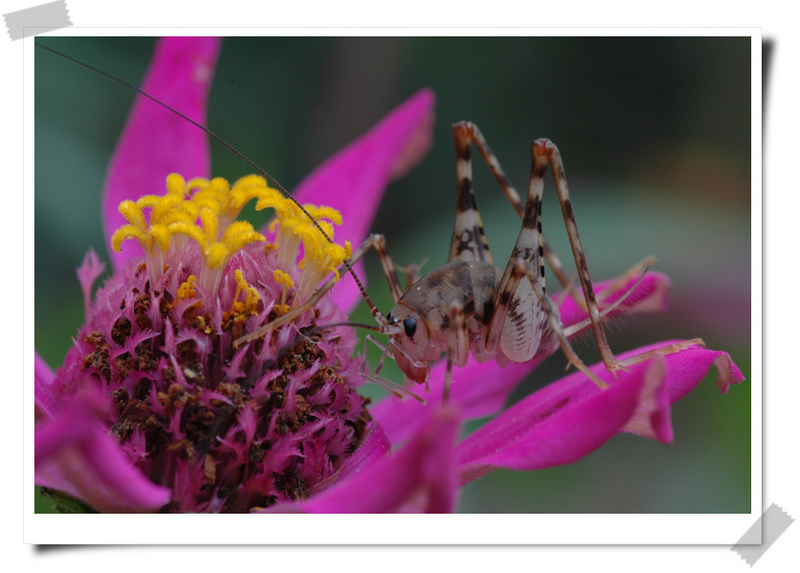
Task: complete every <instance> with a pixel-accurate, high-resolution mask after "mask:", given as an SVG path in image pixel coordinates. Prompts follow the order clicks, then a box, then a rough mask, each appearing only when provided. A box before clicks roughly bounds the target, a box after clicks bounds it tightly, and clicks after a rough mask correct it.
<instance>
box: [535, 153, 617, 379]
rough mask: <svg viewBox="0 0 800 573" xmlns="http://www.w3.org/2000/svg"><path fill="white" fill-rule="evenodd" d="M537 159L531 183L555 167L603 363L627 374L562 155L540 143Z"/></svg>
mask: <svg viewBox="0 0 800 573" xmlns="http://www.w3.org/2000/svg"><path fill="white" fill-rule="evenodd" d="M532 156H533V169H532V171H531V179H533V177H534V175H536V176H537V177H541V178H542V179H543V178H544V173H545V171H546V170H547V164H548V163H550V164H551V165H552V166H553V177H554V178H555V183H556V191H557V192H558V200H559V202H560V203H561V212H562V214H563V215H564V223H565V225H566V227H567V236H568V237H569V243H570V246H571V247H572V255H573V257H574V259H575V264H576V265H577V267H578V278H579V279H580V281H581V286H582V287H583V293H584V296H585V297H586V307H587V310H588V312H589V318H590V319H591V322H592V330H593V331H594V335H595V340H596V341H597V347H598V348H599V349H600V355H601V356H602V358H603V363H604V364H605V366H606V369H607V370H608V371H609V372H612V373H614V372H616V371H617V370H624V369H625V366H624V365H623V364H621V363H620V362H618V361H617V359H616V358H615V357H614V354H613V353H612V352H611V348H610V347H609V345H608V340H607V339H606V333H605V329H604V328H603V323H602V321H601V318H600V309H599V307H598V305H597V300H596V297H595V293H594V289H593V287H592V279H591V276H590V275H589V266H588V264H587V262H586V255H585V253H584V250H583V245H582V244H581V240H580V235H579V234H578V225H577V223H576V222H575V213H574V212H573V210H572V201H571V200H570V197H569V188H568V187H567V178H566V176H565V175H564V164H563V163H562V162H561V155H560V153H559V152H558V148H557V147H556V146H555V144H554V143H553V142H552V141H550V140H548V139H537V140H536V141H534V142H533V148H532Z"/></svg>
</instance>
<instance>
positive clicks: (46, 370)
mask: <svg viewBox="0 0 800 573" xmlns="http://www.w3.org/2000/svg"><path fill="white" fill-rule="evenodd" d="M34 355H35V362H34V366H33V381H34V408H35V414H34V418H35V419H36V421H37V422H38V421H40V420H44V419H47V418H52V417H53V414H54V413H55V405H56V402H57V401H56V399H55V397H54V396H53V380H55V378H56V376H55V374H54V373H53V371H52V370H51V369H50V366H48V364H47V362H45V361H44V359H43V358H42V357H41V356H39V353H38V352H35V353H34Z"/></svg>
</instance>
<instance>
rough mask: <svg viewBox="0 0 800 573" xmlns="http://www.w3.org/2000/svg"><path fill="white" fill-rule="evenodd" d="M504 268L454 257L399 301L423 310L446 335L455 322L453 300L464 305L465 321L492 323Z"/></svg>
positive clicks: (428, 320)
mask: <svg viewBox="0 0 800 573" xmlns="http://www.w3.org/2000/svg"><path fill="white" fill-rule="evenodd" d="M502 276H503V271H502V270H500V269H498V268H497V267H495V266H494V265H492V264H490V263H485V262H475V261H471V262H467V261H453V262H450V263H447V264H445V265H442V266H441V267H439V268H437V269H435V270H433V271H431V272H430V273H428V274H427V275H425V276H424V277H422V278H421V279H420V280H418V281H417V282H416V283H414V285H412V286H411V288H410V289H408V292H407V293H406V294H405V295H403V297H402V298H401V299H400V300H399V301H398V304H405V305H407V306H409V307H411V308H412V309H414V310H415V311H416V312H417V313H419V314H420V316H422V317H423V318H424V319H425V320H426V321H427V322H428V327H429V328H430V329H431V330H434V331H439V332H441V333H442V336H445V335H446V333H447V331H448V329H449V327H450V325H451V322H452V319H451V317H450V316H449V314H448V311H449V309H450V308H451V306H452V305H453V303H457V304H458V305H460V307H461V314H462V316H463V317H464V320H465V323H466V324H469V323H470V322H473V321H474V322H476V323H477V324H483V325H488V324H489V322H491V320H492V317H493V316H494V299H495V294H496V291H497V284H498V283H499V282H500V279H501V278H502Z"/></svg>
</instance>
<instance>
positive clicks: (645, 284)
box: [553, 272, 672, 332]
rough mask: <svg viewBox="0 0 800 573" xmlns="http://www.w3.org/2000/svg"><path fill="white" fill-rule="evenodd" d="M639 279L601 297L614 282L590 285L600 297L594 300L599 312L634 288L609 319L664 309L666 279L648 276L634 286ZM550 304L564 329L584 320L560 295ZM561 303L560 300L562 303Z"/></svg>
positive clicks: (571, 301) (582, 313)
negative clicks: (557, 314)
mask: <svg viewBox="0 0 800 573" xmlns="http://www.w3.org/2000/svg"><path fill="white" fill-rule="evenodd" d="M639 279H640V277H633V278H631V279H628V280H627V281H625V282H624V283H623V285H622V286H620V287H619V288H615V289H613V290H612V291H610V292H607V293H604V291H605V290H606V289H607V288H609V287H610V286H611V285H612V284H613V283H614V282H615V280H617V279H612V280H607V281H602V282H599V283H597V284H595V285H594V291H595V293H597V294H598V295H600V294H602V296H598V303H599V304H600V308H601V310H602V309H603V308H606V307H608V306H610V305H611V304H612V303H613V302H614V301H616V300H618V299H619V298H620V297H622V296H624V295H625V294H626V293H627V292H628V289H630V288H631V287H633V286H634V285H636V288H635V289H634V290H633V292H632V293H631V294H630V295H628V296H627V297H626V298H624V299H623V300H622V302H621V303H620V304H619V306H618V307H616V308H615V309H614V310H613V311H611V312H610V313H609V315H608V317H609V318H611V317H614V316H617V315H619V314H622V313H641V312H656V311H663V310H666V309H667V297H668V295H669V290H670V287H671V286H672V285H671V283H670V280H669V278H668V277H667V276H666V275H664V274H662V273H658V272H648V273H647V274H646V275H645V276H644V277H642V278H641V282H639V284H638V285H637V284H636V282H637V281H639ZM553 300H554V301H555V302H556V304H557V305H559V310H560V311H561V322H562V323H563V324H564V325H565V326H569V325H571V324H576V323H578V322H580V321H582V320H585V319H586V318H588V314H587V313H586V311H585V310H583V309H582V308H580V307H579V306H578V305H577V303H576V302H575V300H574V299H573V298H572V297H571V296H567V297H566V298H565V296H564V292H563V291H562V292H560V293H558V294H556V295H555V296H554V297H553ZM561 300H563V303H562V302H561ZM588 329H589V327H588V326H587V327H586V330H588ZM581 332H583V331H581Z"/></svg>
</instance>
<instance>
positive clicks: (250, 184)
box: [111, 173, 272, 292]
mask: <svg viewBox="0 0 800 573" xmlns="http://www.w3.org/2000/svg"><path fill="white" fill-rule="evenodd" d="M268 191H272V190H271V189H270V188H269V187H268V186H267V183H266V181H265V180H264V178H263V177H260V176H257V175H249V176H247V177H243V178H242V179H240V180H238V181H237V182H236V183H235V184H234V186H233V188H231V187H230V185H229V184H228V182H227V181H225V180H224V179H222V178H216V179H211V180H208V179H200V178H197V179H192V180H190V181H189V183H188V184H187V183H186V181H185V180H184V179H183V177H181V176H180V175H177V174H175V173H173V174H172V175H170V176H169V177H167V194H166V195H164V196H157V195H145V196H144V197H141V198H140V199H139V200H138V201H123V202H122V203H121V204H120V206H119V212H120V213H121V214H122V215H123V216H124V217H125V219H126V220H127V221H128V224H126V225H123V226H122V227H120V228H119V229H117V231H116V232H115V233H114V235H113V236H112V237H111V247H112V248H113V249H114V250H115V251H117V252H119V251H120V249H121V246H122V242H123V241H124V240H125V239H130V238H133V239H136V240H137V241H139V244H140V245H141V247H142V249H143V250H144V252H145V257H146V259H147V262H148V265H147V266H148V272H149V273H150V276H151V279H157V278H158V277H159V276H160V274H161V272H162V270H163V265H164V260H165V259H166V257H167V255H168V254H169V251H170V249H171V248H182V247H184V246H185V241H186V238H188V239H191V240H193V241H194V242H195V243H197V245H198V246H199V247H200V252H201V253H202V255H203V262H204V263H205V269H206V271H207V272H206V274H205V275H204V276H202V277H201V284H203V286H205V287H206V288H209V289H211V290H212V292H215V291H216V287H217V285H218V284H219V282H218V281H219V277H220V276H221V273H222V270H223V268H224V267H225V264H226V263H227V262H228V260H229V259H230V258H231V256H232V255H233V254H234V253H235V252H236V251H238V250H239V249H241V248H242V247H244V246H245V245H249V244H250V243H254V242H263V241H265V240H266V239H265V238H264V235H262V234H261V233H258V232H256V230H255V229H254V228H253V226H252V225H251V224H250V223H248V222H245V221H236V220H235V219H236V216H237V215H238V214H239V212H240V211H241V209H242V207H243V206H244V205H245V204H246V203H247V202H248V201H249V200H250V199H253V198H256V197H261V196H262V195H264V194H266V193H267V192H268ZM145 209H150V217H149V220H147V219H146V218H145V214H144V211H145Z"/></svg>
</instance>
